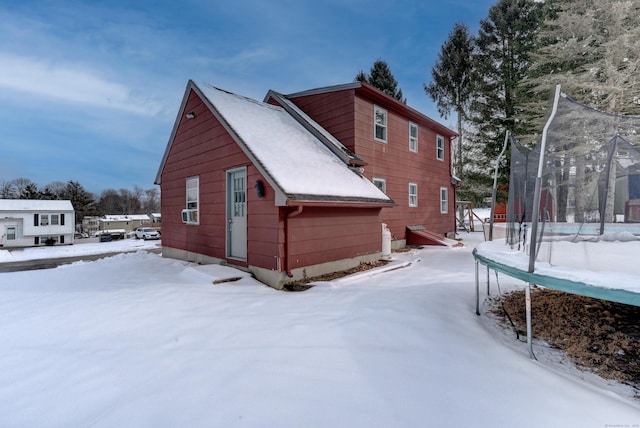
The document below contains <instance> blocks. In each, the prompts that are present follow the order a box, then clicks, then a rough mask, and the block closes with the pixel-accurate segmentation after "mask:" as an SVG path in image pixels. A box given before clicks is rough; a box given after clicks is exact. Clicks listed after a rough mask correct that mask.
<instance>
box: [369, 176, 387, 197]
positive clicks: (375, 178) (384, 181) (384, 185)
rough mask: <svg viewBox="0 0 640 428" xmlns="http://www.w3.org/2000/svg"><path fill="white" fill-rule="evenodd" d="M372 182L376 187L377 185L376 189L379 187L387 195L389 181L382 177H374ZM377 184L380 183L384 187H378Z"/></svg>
mask: <svg viewBox="0 0 640 428" xmlns="http://www.w3.org/2000/svg"><path fill="white" fill-rule="evenodd" d="M371 181H372V182H373V184H375V185H376V187H377V188H378V189H380V190H382V192H383V193H385V194H386V193H387V180H385V179H384V178H380V177H373V178H372V179H371ZM376 182H378V183H382V186H378V185H377V184H376Z"/></svg>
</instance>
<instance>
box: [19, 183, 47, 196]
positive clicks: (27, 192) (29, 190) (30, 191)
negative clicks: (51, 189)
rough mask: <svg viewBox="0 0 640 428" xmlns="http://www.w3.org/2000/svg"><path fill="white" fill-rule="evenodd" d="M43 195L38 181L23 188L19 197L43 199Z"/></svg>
mask: <svg viewBox="0 0 640 428" xmlns="http://www.w3.org/2000/svg"><path fill="white" fill-rule="evenodd" d="M41 196H42V194H41V193H40V190H38V185H37V184H36V183H29V184H27V185H26V186H25V187H24V189H22V192H21V193H20V197H19V199H42V197H41Z"/></svg>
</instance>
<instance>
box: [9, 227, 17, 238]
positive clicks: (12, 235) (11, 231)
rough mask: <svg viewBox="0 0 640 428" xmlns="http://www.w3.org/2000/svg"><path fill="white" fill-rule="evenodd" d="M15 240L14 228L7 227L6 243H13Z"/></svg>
mask: <svg viewBox="0 0 640 428" xmlns="http://www.w3.org/2000/svg"><path fill="white" fill-rule="evenodd" d="M15 239H16V228H15V227H13V226H10V227H7V241H13V240H15Z"/></svg>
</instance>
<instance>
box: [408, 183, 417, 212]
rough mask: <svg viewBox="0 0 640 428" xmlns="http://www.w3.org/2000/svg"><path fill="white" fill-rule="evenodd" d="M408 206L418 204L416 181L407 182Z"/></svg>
mask: <svg viewBox="0 0 640 428" xmlns="http://www.w3.org/2000/svg"><path fill="white" fill-rule="evenodd" d="M409 206H410V207H417V206H418V185H417V184H416V183H409Z"/></svg>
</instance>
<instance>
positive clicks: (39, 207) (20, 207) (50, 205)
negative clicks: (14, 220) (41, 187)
mask: <svg viewBox="0 0 640 428" xmlns="http://www.w3.org/2000/svg"><path fill="white" fill-rule="evenodd" d="M0 211H11V212H20V211H37V212H42V211H58V212H60V211H73V205H72V204H71V201H69V200H54V201H50V200H42V199H0Z"/></svg>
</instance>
